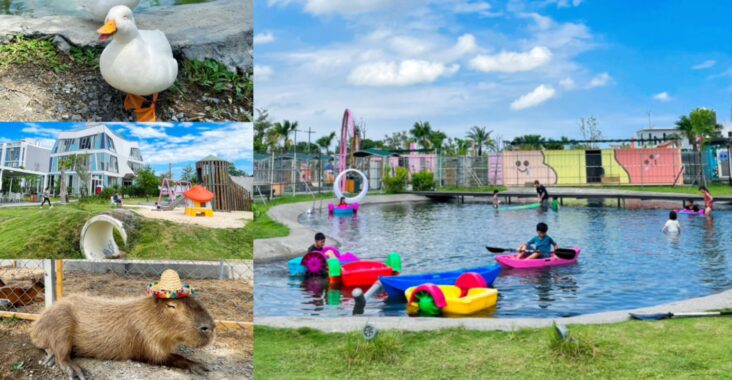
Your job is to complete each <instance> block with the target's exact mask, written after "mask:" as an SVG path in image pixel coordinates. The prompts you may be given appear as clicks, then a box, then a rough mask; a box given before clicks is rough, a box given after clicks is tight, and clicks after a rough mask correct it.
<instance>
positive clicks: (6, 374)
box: [0, 271, 254, 380]
mask: <svg viewBox="0 0 732 380" xmlns="http://www.w3.org/2000/svg"><path fill="white" fill-rule="evenodd" d="M154 279H156V278H155V277H154V276H152V275H135V276H117V275H114V274H88V273H77V272H71V271H67V272H65V273H64V294H66V295H69V294H74V293H87V294H89V295H94V296H104V297H135V296H142V295H144V294H145V289H146V288H147V285H148V283H149V282H150V281H151V280H154ZM183 282H184V283H188V284H190V285H191V286H192V287H193V288H194V289H195V291H196V297H197V298H198V299H199V300H200V301H201V302H202V303H203V304H204V305H205V306H206V307H207V308H208V310H209V312H210V313H211V315H212V316H213V317H214V319H216V320H231V321H245V322H251V321H252V318H253V309H252V306H253V302H254V301H253V294H252V283H251V282H250V281H245V280H226V281H221V280H196V279H190V280H187V279H185V277H184V276H183ZM42 310H43V304H42V303H36V304H33V305H29V306H25V307H19V308H17V309H16V310H15V311H18V312H23V313H40V312H41V311H42ZM29 328H30V323H29V322H25V321H9V320H4V321H0V380H2V379H63V378H65V377H64V376H63V374H62V373H61V371H59V370H58V369H57V368H52V369H48V368H45V367H43V366H41V365H40V364H39V360H41V359H42V356H43V353H42V351H40V350H38V349H37V348H35V347H34V346H33V344H32V343H31V342H30V337H29V335H28V331H29ZM179 351H180V353H181V354H183V355H185V356H186V357H189V358H192V359H194V360H199V361H201V362H203V363H206V365H207V366H208V367H209V369H211V372H210V373H209V375H208V377H207V379H217V380H218V379H221V380H223V379H242V378H252V376H253V367H252V353H253V339H252V337H251V336H249V333H247V332H246V330H228V329H221V328H219V329H218V330H217V333H216V340H215V342H214V343H213V344H212V345H210V346H208V347H205V348H203V349H198V350H193V349H190V348H187V347H181V348H180V349H179ZM78 360H79V364H80V365H81V366H82V367H84V368H85V369H86V370H88V371H89V372H90V373H91V374H92V375H93V376H94V377H93V378H94V379H140V380H149V379H192V378H194V376H192V375H191V374H188V373H186V372H184V371H180V370H177V369H170V368H164V367H157V366H150V365H147V364H142V363H137V362H129V361H128V362H111V361H101V360H94V359H78Z"/></svg>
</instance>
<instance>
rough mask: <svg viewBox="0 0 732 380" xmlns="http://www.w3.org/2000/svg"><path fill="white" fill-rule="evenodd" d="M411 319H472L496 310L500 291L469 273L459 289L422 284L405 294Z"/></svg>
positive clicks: (464, 276) (459, 280)
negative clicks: (457, 316)
mask: <svg viewBox="0 0 732 380" xmlns="http://www.w3.org/2000/svg"><path fill="white" fill-rule="evenodd" d="M404 295H405V296H406V298H407V313H408V314H409V315H427V316H440V315H470V314H475V313H478V312H480V311H484V310H487V309H490V308H492V307H495V306H496V303H497V302H498V290H496V289H492V288H489V287H488V286H487V285H486V283H485V280H484V279H483V277H482V276H481V275H479V274H477V273H472V272H468V273H465V274H463V275H461V276H460V277H458V279H457V281H456V282H455V285H434V284H422V285H419V286H413V287H411V288H409V289H407V290H406V291H405V292H404Z"/></svg>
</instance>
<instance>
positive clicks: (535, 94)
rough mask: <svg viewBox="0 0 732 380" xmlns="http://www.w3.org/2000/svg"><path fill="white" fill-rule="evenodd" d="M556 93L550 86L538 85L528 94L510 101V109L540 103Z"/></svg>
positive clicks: (515, 109) (519, 108)
mask: <svg viewBox="0 0 732 380" xmlns="http://www.w3.org/2000/svg"><path fill="white" fill-rule="evenodd" d="M554 95H556V91H555V90H554V87H552V86H546V85H543V84H542V85H539V86H537V87H536V88H535V89H534V90H533V91H531V92H529V93H528V94H525V95H522V96H521V97H520V98H518V99H516V100H514V101H513V103H511V109H512V110H514V111H519V110H523V109H526V108H531V107H536V106H538V105H539V104H541V103H544V102H545V101H547V100H549V99H551V98H553V97H554Z"/></svg>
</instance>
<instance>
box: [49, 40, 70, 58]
mask: <svg viewBox="0 0 732 380" xmlns="http://www.w3.org/2000/svg"><path fill="white" fill-rule="evenodd" d="M53 45H54V46H56V49H58V50H59V51H62V52H63V53H64V54H66V55H68V54H69V53H70V52H71V45H69V43H68V42H67V41H66V40H65V39H64V38H63V37H61V36H58V35H57V36H55V37H53Z"/></svg>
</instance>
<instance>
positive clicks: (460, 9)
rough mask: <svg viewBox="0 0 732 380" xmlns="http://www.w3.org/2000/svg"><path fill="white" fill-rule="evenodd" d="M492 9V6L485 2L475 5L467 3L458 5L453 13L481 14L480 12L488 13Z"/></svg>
mask: <svg viewBox="0 0 732 380" xmlns="http://www.w3.org/2000/svg"><path fill="white" fill-rule="evenodd" d="M490 9H491V5H490V4H488V3H486V2H484V1H476V2H474V3H470V2H465V3H460V4H457V5H456V6H455V7H454V8H453V12H455V13H479V12H487V11H489V10H490Z"/></svg>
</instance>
